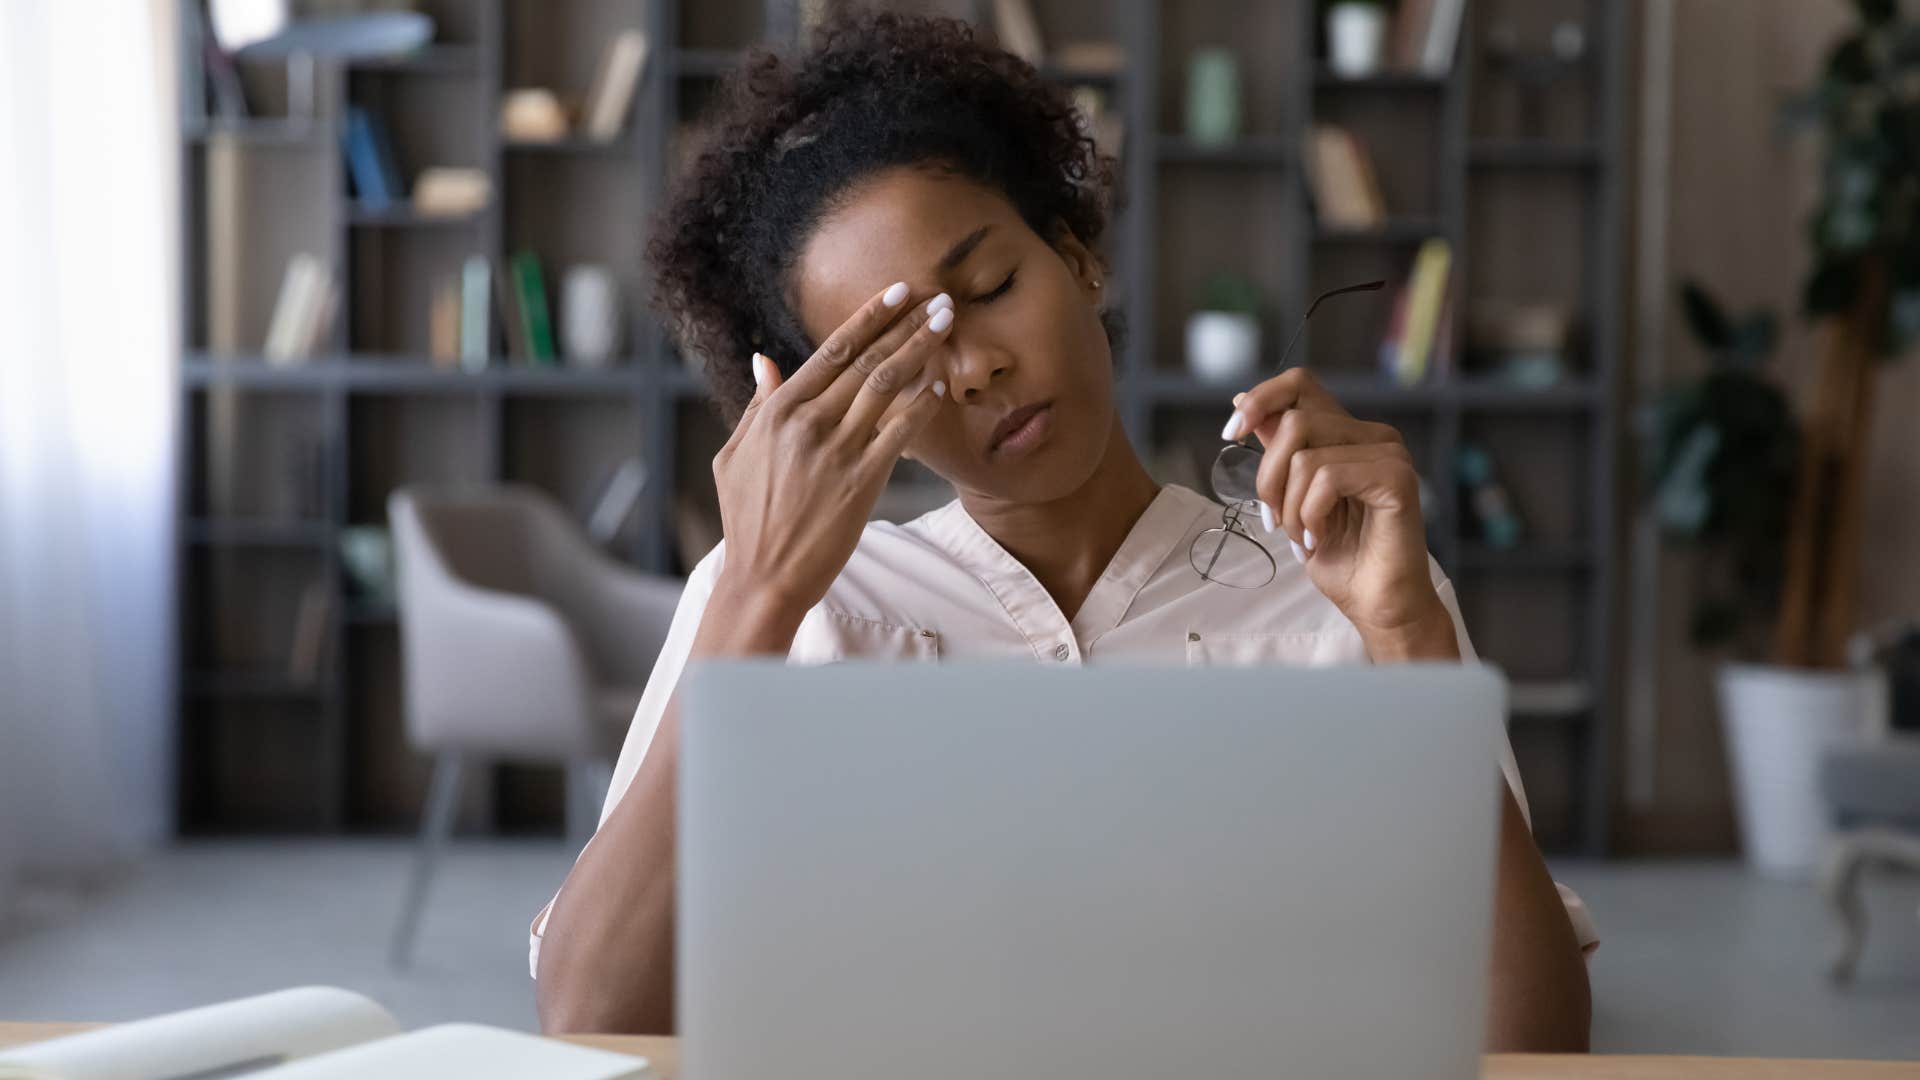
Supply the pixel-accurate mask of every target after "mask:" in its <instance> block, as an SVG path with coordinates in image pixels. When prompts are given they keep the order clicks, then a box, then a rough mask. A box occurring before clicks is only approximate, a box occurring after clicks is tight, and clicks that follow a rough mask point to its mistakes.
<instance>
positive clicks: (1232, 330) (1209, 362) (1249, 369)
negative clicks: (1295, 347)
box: [1187, 311, 1260, 382]
mask: <svg viewBox="0 0 1920 1080" xmlns="http://www.w3.org/2000/svg"><path fill="white" fill-rule="evenodd" d="M1259 364H1260V320H1259V319H1258V318H1256V317H1255V316H1252V315H1249V314H1246V313H1245V312H1239V311H1196V312H1194V313H1193V314H1192V315H1191V316H1188V318H1187V370H1188V371H1190V372H1192V373H1193V375H1194V377H1195V378H1199V379H1202V380H1205V381H1207V382H1246V381H1248V380H1249V379H1251V378H1252V377H1253V374H1254V371H1255V370H1256V369H1257V368H1258V367H1259Z"/></svg>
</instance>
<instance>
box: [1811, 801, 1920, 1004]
mask: <svg viewBox="0 0 1920 1080" xmlns="http://www.w3.org/2000/svg"><path fill="white" fill-rule="evenodd" d="M1869 863H1891V864H1893V865H1895V866H1900V867H1904V868H1907V869H1910V870H1920V836H1910V835H1908V834H1906V833H1902V832H1899V831H1897V830H1894V829H1888V828H1869V829H1861V830H1858V831H1855V832H1851V833H1846V834H1844V835H1843V836H1842V837H1841V838H1840V839H1839V841H1838V842H1837V843H1836V844H1835V845H1834V849H1833V854H1832V855H1831V856H1830V857H1829V858H1828V860H1827V864H1826V866H1825V867H1824V868H1823V869H1822V871H1821V874H1820V893H1821V895H1822V896H1824V897H1825V898H1826V901H1827V906H1828V908H1830V909H1831V910H1832V912H1833V916H1834V920H1835V922H1836V923H1838V925H1839V928H1840V942H1839V947H1838V948H1837V949H1835V950H1834V957H1833V965H1832V967H1831V968H1830V969H1829V970H1828V972H1827V977H1828V978H1830V979H1832V980H1833V981H1834V982H1836V983H1844V982H1848V981H1850V980H1851V979H1852V978H1853V972H1854V968H1855V966H1856V965H1858V964H1859V962H1860V947H1861V945H1862V943H1863V942H1864V941H1865V939H1866V936H1867V907H1866V904H1865V903H1864V902H1863V901H1862V900H1861V899H1860V876H1861V872H1862V871H1863V870H1864V869H1865V868H1866V866H1867V865H1868V864H1869Z"/></svg>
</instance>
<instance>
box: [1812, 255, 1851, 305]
mask: <svg viewBox="0 0 1920 1080" xmlns="http://www.w3.org/2000/svg"><path fill="white" fill-rule="evenodd" d="M1859 291H1860V262H1859V260H1858V259H1854V258H1849V257H1847V256H1844V255H1836V254H1833V253H1830V252H1821V253H1820V261H1819V263H1818V264H1817V265H1816V266H1815V267H1814V269H1813V273H1812V274H1810V275H1808V277H1807V284H1806V289H1805V293H1804V295H1803V296H1802V298H1801V303H1802V306H1803V307H1804V308H1805V309H1806V313H1807V315H1808V316H1809V317H1813V318H1818V317H1820V316H1823V315H1838V314H1840V313H1842V312H1844V311H1846V310H1847V309H1848V308H1851V307H1852V306H1853V298H1854V297H1855V296H1856V295H1857V294H1858V293H1859Z"/></svg>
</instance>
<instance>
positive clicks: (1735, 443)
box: [1649, 282, 1866, 876]
mask: <svg viewBox="0 0 1920 1080" xmlns="http://www.w3.org/2000/svg"><path fill="white" fill-rule="evenodd" d="M1681 306H1682V310H1683V311H1684V313H1685V315H1686V321H1687V326H1688V328H1689V329H1691V330H1692V332H1693V336H1694V338H1695V340H1696V341H1698V342H1699V344H1700V345H1701V347H1702V348H1704V349H1705V350H1706V351H1707V354H1708V357H1709V364H1708V369H1707V373H1706V374H1705V375H1704V376H1702V377H1701V378H1700V379H1699V380H1698V381H1696V382H1693V383H1691V384H1688V385H1685V386H1682V387H1679V388H1677V389H1675V390H1673V391H1670V392H1669V393H1668V394H1667V395H1666V396H1665V397H1664V398H1663V399H1662V400H1661V401H1660V402H1659V404H1658V406H1657V407H1656V409H1655V413H1654V423H1653V425H1652V431H1651V435H1652V438H1653V443H1654V445H1653V446H1652V448H1651V450H1652V453H1651V454H1650V456H1649V460H1650V461H1651V463H1652V466H1653V475H1652V476H1651V477H1650V481H1651V483H1650V484H1649V488H1650V490H1651V491H1652V493H1653V503H1654V513H1655V517H1656V518H1657V520H1658V521H1659V522H1660V525H1661V528H1662V530H1663V532H1664V533H1665V534H1666V535H1667V536H1668V537H1669V538H1672V539H1676V540H1679V541H1683V542H1685V543H1688V544H1689V545H1691V546H1693V547H1695V548H1696V549H1698V550H1699V551H1700V553H1701V559H1700V561H1699V564H1698V573H1697V575H1696V577H1695V579H1694V596H1693V610H1692V612H1691V621H1690V627H1689V630H1690V635H1691V637H1692V639H1693V641H1694V643H1695V644H1696V645H1697V646H1699V647H1700V648H1702V649H1704V650H1707V651H1709V652H1710V653H1713V654H1716V655H1718V656H1720V657H1722V658H1723V662H1722V663H1721V664H1720V666H1719V668H1718V670H1717V672H1716V675H1717V682H1718V690H1719V701H1720V718H1721V724H1722V731H1723V733H1724V735H1725V739H1726V745H1727V757H1728V770H1729V772H1730V773H1731V775H1732V779H1733V790H1734V799H1735V803H1736V807H1737V809H1738V816H1739V821H1740V835H1741V843H1742V847H1743V848H1744V850H1745V852H1746V855H1747V858H1748V861H1749V862H1750V864H1751V865H1753V866H1754V867H1755V868H1756V869H1758V870H1760V871H1762V872H1763V873H1768V874H1773V875H1777V876H1801V875H1804V874H1806V873H1807V872H1809V871H1810V870H1811V869H1812V868H1813V866H1814V864H1815V862H1816V860H1817V859H1818V858H1819V855H1820V852H1821V849H1822V847H1823V845H1824V841H1825V838H1826V833H1827V830H1826V819H1827V815H1826V811H1825V809H1824V806H1823V804H1822V802H1821V799H1820V794H1819V788H1818V780H1817V770H1818V768H1819V762H1820V754H1821V751H1822V749H1823V748H1824V747H1826V746H1827V745H1830V744H1832V743H1834V742H1836V741H1839V740H1843V739H1846V738H1848V737H1850V736H1852V735H1854V734H1855V733H1857V732H1858V731H1859V730H1860V725H1861V718H1862V717H1863V715H1864V709H1865V707H1866V699H1865V698H1864V697H1863V696H1862V695H1863V693H1864V692H1865V690H1866V688H1865V686H1864V685H1863V683H1862V681H1861V679H1860V678H1859V677H1857V676H1855V675H1853V674H1851V673H1845V672H1827V671H1809V670H1807V669H1804V668H1794V667H1785V666H1780V665H1774V664H1766V663H1762V662H1760V661H1761V660H1762V659H1763V658H1764V657H1765V656H1766V655H1767V651H1768V648H1769V645H1770V642H1771V639H1772V636H1773V632H1774V627H1775V624H1776V621H1777V619H1778V617H1779V613H1780V601H1781V596H1782V590H1783V587H1784V575H1785V568H1786V549H1787V535H1788V532H1789V521H1790V520H1791V516H1792V513H1793V506H1794V501H1795V498H1796V488H1795V478H1796V472H1797V459H1798V456H1799V454H1800V452H1801V445H1800V433H1799V430H1798V426H1797V425H1796V423H1795V420H1794V416H1793V410H1792V407H1791V405H1790V404H1789V403H1788V400H1787V397H1786V394H1785V393H1784V392H1783V391H1781V389H1780V388H1779V387H1778V386H1777V385H1775V383H1774V382H1773V381H1772V380H1771V379H1770V378H1769V377H1768V375H1767V373H1766V362H1767V360H1768V358H1769V357H1770V356H1771V354H1772V353H1773V350H1774V346H1775V344H1776V343H1777V342H1778V340H1779V324H1778V320H1777V319H1775V318H1774V316H1773V315H1772V313H1770V312H1766V311H1756V312H1753V313H1751V314H1748V315H1746V316H1743V317H1740V318H1733V317H1730V316H1729V315H1728V314H1727V313H1726V312H1725V310H1724V309H1723V308H1722V307H1721V305H1720V304H1719V303H1718V302H1717V301H1715V300H1714V299H1713V297H1712V296H1711V295H1709V294H1708V292H1707V291H1706V290H1705V289H1704V288H1702V287H1701V286H1699V285H1697V284H1694V283H1692V282H1689V283H1687V284H1686V285H1685V286H1683V287H1682V290H1681Z"/></svg>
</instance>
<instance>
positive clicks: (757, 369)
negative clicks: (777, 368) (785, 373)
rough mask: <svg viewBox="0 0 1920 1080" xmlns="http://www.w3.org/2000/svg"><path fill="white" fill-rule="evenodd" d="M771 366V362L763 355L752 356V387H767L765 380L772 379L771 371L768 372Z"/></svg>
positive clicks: (755, 354)
mask: <svg viewBox="0 0 1920 1080" xmlns="http://www.w3.org/2000/svg"><path fill="white" fill-rule="evenodd" d="M772 366H773V361H772V360H770V359H768V357H767V355H766V354H765V353H754V354H753V385H754V386H756V387H764V386H766V385H767V380H768V379H769V378H772V371H771V370H770V369H771V368H772Z"/></svg>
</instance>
